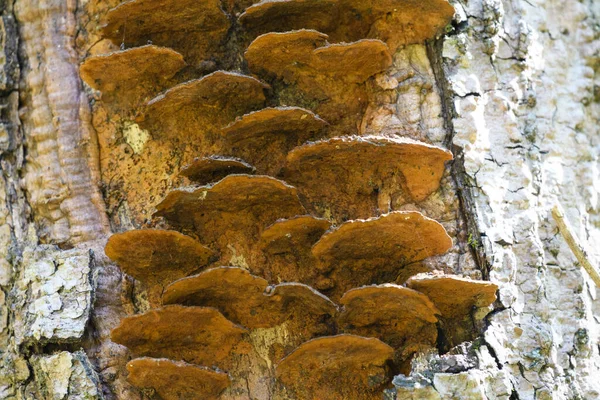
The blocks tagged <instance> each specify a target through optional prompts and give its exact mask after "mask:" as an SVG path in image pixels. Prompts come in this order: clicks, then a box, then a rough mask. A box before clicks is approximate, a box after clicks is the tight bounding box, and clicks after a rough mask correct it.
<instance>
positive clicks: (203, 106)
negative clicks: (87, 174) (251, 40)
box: [138, 71, 268, 143]
mask: <svg viewBox="0 0 600 400" xmlns="http://www.w3.org/2000/svg"><path fill="white" fill-rule="evenodd" d="M266 89H268V86H267V85H266V84H264V83H262V82H260V81H259V80H257V79H255V78H252V77H250V76H246V75H241V74H238V73H234V72H226V71H217V72H214V73H212V74H210V75H206V76H204V77H203V78H201V79H195V80H192V81H189V82H185V83H182V84H180V85H177V86H174V87H172V88H171V89H169V90H167V91H166V92H164V93H162V94H160V95H158V96H157V97H155V98H154V99H152V100H151V101H150V102H148V104H147V106H146V109H145V111H144V115H143V116H142V117H140V118H138V123H139V124H140V126H141V127H143V128H144V129H148V130H150V131H151V132H152V133H153V134H155V135H157V136H160V137H166V138H180V139H181V140H184V141H186V142H189V143H193V142H194V141H197V140H198V139H201V138H204V137H207V136H208V138H209V139H210V138H211V135H216V132H217V131H218V130H219V129H221V128H222V127H224V126H225V125H227V124H229V123H230V122H231V121H233V120H234V119H235V118H236V117H238V116H241V115H243V114H245V113H248V112H250V111H253V110H256V109H258V108H261V107H263V106H264V103H265V99H266V97H265V90H266Z"/></svg>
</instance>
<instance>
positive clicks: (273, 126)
mask: <svg viewBox="0 0 600 400" xmlns="http://www.w3.org/2000/svg"><path fill="white" fill-rule="evenodd" d="M326 127H327V123H326V122H325V121H323V120H322V119H321V118H319V117H318V116H317V115H315V114H314V113H312V112H311V111H308V110H304V109H302V108H298V107H278V108H265V109H262V110H259V111H255V112H252V113H250V114H246V115H244V116H243V117H240V118H238V119H237V120H236V121H235V122H233V123H231V124H230V125H229V126H227V127H225V128H223V129H222V131H221V133H222V135H223V142H224V144H225V145H226V146H225V148H226V149H227V152H228V153H230V154H231V155H234V156H238V157H242V158H244V159H246V160H248V161H250V162H251V163H252V164H254V165H255V166H256V167H257V168H258V169H259V172H261V173H265V172H269V173H275V172H277V171H279V169H280V168H281V165H282V164H283V161H284V160H285V156H286V154H287V153H288V151H290V150H291V149H292V148H294V147H296V146H298V145H300V144H302V143H304V142H306V141H307V140H309V139H314V138H318V137H320V136H322V132H323V131H324V129H325V128H326Z"/></svg>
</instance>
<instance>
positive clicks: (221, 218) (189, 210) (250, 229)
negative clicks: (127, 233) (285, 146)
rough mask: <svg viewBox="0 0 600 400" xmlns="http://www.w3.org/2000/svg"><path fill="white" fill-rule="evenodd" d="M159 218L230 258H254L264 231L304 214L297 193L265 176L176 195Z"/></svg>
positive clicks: (235, 179) (241, 177)
mask: <svg viewBox="0 0 600 400" xmlns="http://www.w3.org/2000/svg"><path fill="white" fill-rule="evenodd" d="M156 208H157V210H158V211H157V212H156V214H155V216H160V217H164V218H165V219H166V220H167V222H169V224H171V225H172V226H174V227H175V228H177V229H178V230H182V231H184V232H190V233H193V234H195V235H198V236H199V237H202V238H203V240H204V241H206V243H208V244H209V245H210V246H211V247H214V248H217V249H219V250H220V251H221V252H222V253H223V252H224V254H225V256H232V255H234V253H235V254H237V256H238V257H239V256H240V255H241V256H244V255H248V252H249V251H250V249H251V248H252V247H253V246H252V244H253V243H255V242H256V241H257V240H258V238H259V235H260V231H261V227H263V226H266V225H269V224H272V223H273V222H275V221H277V220H278V219H280V218H289V217H293V216H296V215H298V214H304V212H305V210H304V207H302V205H301V204H300V200H299V199H298V194H297V192H296V189H295V188H294V187H292V186H289V185H287V184H286V183H285V182H282V181H280V180H277V179H275V178H272V177H269V176H262V175H254V176H251V175H229V176H227V177H225V178H223V179H222V180H221V181H219V182H217V183H216V184H215V185H214V186H204V187H199V188H195V189H190V190H183V189H180V190H175V191H173V192H171V193H169V194H168V195H167V197H166V198H165V199H164V200H163V201H162V202H161V203H160V204H159V205H158V206H157V207H156Z"/></svg>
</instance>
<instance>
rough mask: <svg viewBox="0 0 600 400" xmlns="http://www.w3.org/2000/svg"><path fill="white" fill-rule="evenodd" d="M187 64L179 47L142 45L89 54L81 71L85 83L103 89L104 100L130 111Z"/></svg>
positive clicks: (169, 80)
mask: <svg viewBox="0 0 600 400" xmlns="http://www.w3.org/2000/svg"><path fill="white" fill-rule="evenodd" d="M184 66H185V62H184V61H183V57H182V56H181V54H179V53H177V52H176V51H173V50H171V49H168V48H164V47H157V46H142V47H136V48H134V49H129V50H123V51H116V52H114V53H110V54H104V55H99V56H92V57H88V58H87V59H86V60H85V61H84V62H83V63H82V64H81V67H80V68H79V72H80V74H81V79H82V80H83V81H84V82H85V83H87V84H88V85H90V87H92V88H93V89H96V90H99V91H101V92H102V100H103V102H104V103H105V104H107V105H108V106H110V107H112V108H113V109H116V110H125V111H129V110H130V109H132V108H134V107H136V106H139V105H141V104H142V103H143V102H145V101H147V100H148V98H150V97H152V96H155V95H156V94H157V93H158V92H160V90H162V89H164V88H166V87H167V86H168V84H169V83H171V79H172V78H173V76H174V75H175V74H176V73H177V72H178V71H179V70H181V69H182V68H183V67H184Z"/></svg>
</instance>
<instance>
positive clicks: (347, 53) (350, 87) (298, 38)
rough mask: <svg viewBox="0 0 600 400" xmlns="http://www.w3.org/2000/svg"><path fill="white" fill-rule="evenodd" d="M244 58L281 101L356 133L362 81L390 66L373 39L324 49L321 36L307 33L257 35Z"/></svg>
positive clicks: (363, 89) (365, 101)
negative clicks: (309, 111)
mask: <svg viewBox="0 0 600 400" xmlns="http://www.w3.org/2000/svg"><path fill="white" fill-rule="evenodd" d="M245 58H246V60H247V61H248V67H249V69H250V71H252V72H253V73H255V74H257V75H258V76H260V77H262V78H264V79H266V80H269V81H270V82H272V84H273V87H274V91H275V96H276V97H278V99H279V101H280V102H281V103H283V104H286V105H288V106H299V107H304V108H307V109H310V110H311V111H314V112H315V113H317V114H318V115H319V116H321V117H322V118H323V119H324V120H326V121H327V122H328V123H330V124H331V125H332V127H331V131H332V132H340V131H344V130H346V131H349V132H356V131H358V128H359V126H360V124H361V121H362V117H363V114H364V112H365V110H366V107H367V104H368V94H367V90H366V86H365V85H364V83H365V81H366V80H367V79H369V78H370V77H371V76H373V75H375V74H378V73H380V72H383V71H385V70H387V69H388V68H389V67H390V65H391V63H392V57H391V55H390V53H389V51H388V48H387V45H386V44H385V43H383V42H381V41H379V40H373V39H365V40H360V41H358V42H354V43H342V44H335V45H329V44H328V43H327V35H324V34H322V33H319V32H317V31H312V30H298V31H293V32H285V33H268V34H265V35H262V36H260V37H258V38H257V39H256V40H255V41H254V42H252V44H250V46H249V47H248V50H247V51H246V53H245ZM349 71H352V72H349Z"/></svg>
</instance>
